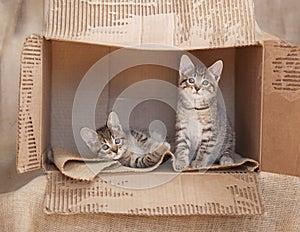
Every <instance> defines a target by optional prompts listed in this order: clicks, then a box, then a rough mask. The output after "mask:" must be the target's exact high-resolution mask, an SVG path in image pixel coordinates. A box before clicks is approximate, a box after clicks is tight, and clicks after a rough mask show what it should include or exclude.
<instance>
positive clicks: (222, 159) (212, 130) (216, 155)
mask: <svg viewBox="0 0 300 232" xmlns="http://www.w3.org/2000/svg"><path fill="white" fill-rule="evenodd" d="M222 68H223V63H222V61H217V62H216V63H215V64H213V65H212V66H211V67H209V68H206V67H205V66H204V65H203V64H201V65H197V66H195V65H194V64H193V63H192V61H191V60H190V58H189V57H188V56H186V55H183V56H182V58H181V62H180V68H179V74H180V78H179V97H178V103H177V117H176V138H175V140H176V142H175V157H176V160H175V168H176V169H177V170H183V169H185V168H187V167H193V168H200V167H207V166H210V165H213V164H214V163H217V162H219V163H220V164H221V165H224V164H230V163H232V162H233V160H232V158H231V155H232V153H233V151H234V144H235V136H234V133H233V130H232V128H231V126H230V123H229V122H228V120H227V117H226V112H225V111H224V109H221V107H218V101H217V91H218V81H219V79H220V75H221V72H222Z"/></svg>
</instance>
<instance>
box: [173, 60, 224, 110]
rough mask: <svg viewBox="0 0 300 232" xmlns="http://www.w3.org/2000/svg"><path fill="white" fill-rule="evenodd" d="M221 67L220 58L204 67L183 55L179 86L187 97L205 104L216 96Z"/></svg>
mask: <svg viewBox="0 0 300 232" xmlns="http://www.w3.org/2000/svg"><path fill="white" fill-rule="evenodd" d="M222 69H223V62H222V61H221V60H219V61H217V62H216V63H214V64H213V65H212V66H211V67H209V68H206V67H205V66H204V65H198V66H195V65H194V64H193V62H192V61H191V60H190V58H189V57H188V56H186V55H183V56H182V57H181V61H180V67H179V75H180V78H179V88H180V89H181V90H182V92H183V93H184V94H185V96H187V97H188V98H189V99H196V100H198V101H199V102H201V104H203V105H206V104H207V103H208V102H209V100H210V99H211V98H213V97H215V96H216V92H217V89H218V81H219V79H220V76H221V72H222Z"/></svg>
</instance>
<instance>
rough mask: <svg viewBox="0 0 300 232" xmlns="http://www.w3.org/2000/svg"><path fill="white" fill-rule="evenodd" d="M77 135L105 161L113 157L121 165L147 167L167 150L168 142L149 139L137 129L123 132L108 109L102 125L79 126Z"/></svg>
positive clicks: (116, 118)
mask: <svg viewBox="0 0 300 232" xmlns="http://www.w3.org/2000/svg"><path fill="white" fill-rule="evenodd" d="M80 135H81V138H82V139H83V141H84V142H85V143H86V145H87V146H88V147H89V149H90V150H91V151H92V152H93V153H95V154H97V155H98V157H99V158H103V159H105V160H107V161H112V160H117V161H119V162H120V163H121V164H122V165H123V166H127V167H132V168H147V167H151V166H154V165H155V164H157V163H158V162H159V160H160V159H161V156H162V155H163V153H165V152H166V151H168V150H169V149H170V145H169V144H168V143H166V142H165V143H158V142H156V141H153V140H152V139H151V138H149V137H147V136H146V135H144V134H143V133H141V132H138V131H134V130H131V131H130V132H128V133H125V132H124V131H123V129H122V126H121V124H120V121H119V118H118V116H117V114H116V113H114V112H111V113H110V114H109V116H108V120H107V123H106V125H105V126H103V127H101V128H99V129H97V130H96V131H94V130H92V129H89V128H86V127H85V128H82V129H81V131H80Z"/></svg>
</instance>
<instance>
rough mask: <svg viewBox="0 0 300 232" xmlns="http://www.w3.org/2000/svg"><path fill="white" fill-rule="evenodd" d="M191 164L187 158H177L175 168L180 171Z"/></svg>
mask: <svg viewBox="0 0 300 232" xmlns="http://www.w3.org/2000/svg"><path fill="white" fill-rule="evenodd" d="M188 166H189V163H188V162H187V161H186V160H175V163H174V168H175V169H176V170H178V171H181V170H183V169H185V168H187V167H188Z"/></svg>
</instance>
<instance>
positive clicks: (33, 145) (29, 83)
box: [17, 35, 43, 173]
mask: <svg viewBox="0 0 300 232" xmlns="http://www.w3.org/2000/svg"><path fill="white" fill-rule="evenodd" d="M42 52H43V38H42V37H40V36H37V35H30V36H29V37H27V39H26V41H25V43H24V47H23V50H22V57H21V71H20V83H19V113H18V136H17V171H18V172H19V173H23V172H26V171H30V170H36V169H40V168H41V167H42V157H41V156H42V154H41V153H42V151H41V139H40V136H41V120H42V118H41V116H42V115H41V114H42V107H36V106H37V105H42V101H43V98H42V93H41V92H42Z"/></svg>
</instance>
